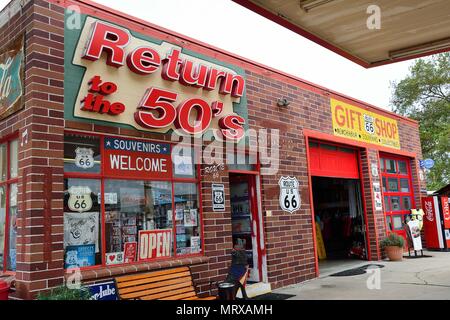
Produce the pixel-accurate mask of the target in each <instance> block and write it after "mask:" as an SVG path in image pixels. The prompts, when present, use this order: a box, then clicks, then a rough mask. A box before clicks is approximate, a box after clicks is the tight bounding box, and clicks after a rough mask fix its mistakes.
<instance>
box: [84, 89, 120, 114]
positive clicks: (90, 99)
mask: <svg viewBox="0 0 450 320" xmlns="http://www.w3.org/2000/svg"><path fill="white" fill-rule="evenodd" d="M81 110H83V111H90V112H97V113H101V114H103V113H108V114H110V115H113V116H115V115H118V114H120V113H122V112H124V111H125V105H124V104H123V103H120V102H115V103H112V104H111V103H110V102H109V101H107V100H104V99H103V96H102V95H94V94H93V93H88V95H87V96H86V97H85V98H84V99H83V100H81Z"/></svg>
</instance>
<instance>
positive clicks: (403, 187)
mask: <svg viewBox="0 0 450 320" xmlns="http://www.w3.org/2000/svg"><path fill="white" fill-rule="evenodd" d="M400 191H401V192H409V180H408V179H400Z"/></svg>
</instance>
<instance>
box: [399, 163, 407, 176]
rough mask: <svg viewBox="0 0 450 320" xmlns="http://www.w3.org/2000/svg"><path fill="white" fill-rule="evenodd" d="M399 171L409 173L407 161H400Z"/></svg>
mask: <svg viewBox="0 0 450 320" xmlns="http://www.w3.org/2000/svg"><path fill="white" fill-rule="evenodd" d="M397 163H398V172H399V173H400V174H408V169H407V167H406V162H405V161H398V162H397Z"/></svg>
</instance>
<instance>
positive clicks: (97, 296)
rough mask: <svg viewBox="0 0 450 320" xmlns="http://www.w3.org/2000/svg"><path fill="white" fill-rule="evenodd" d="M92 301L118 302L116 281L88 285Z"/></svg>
mask: <svg viewBox="0 0 450 320" xmlns="http://www.w3.org/2000/svg"><path fill="white" fill-rule="evenodd" d="M87 288H88V289H89V292H90V293H91V300H118V298H117V289H116V284H115V283H114V281H108V282H102V283H96V284H91V285H88V286H87Z"/></svg>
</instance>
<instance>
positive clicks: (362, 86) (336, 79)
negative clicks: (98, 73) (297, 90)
mask: <svg viewBox="0 0 450 320" xmlns="http://www.w3.org/2000/svg"><path fill="white" fill-rule="evenodd" d="M95 1H96V2H98V3H101V4H103V5H106V6H108V7H111V8H114V9H116V10H119V11H122V12H125V13H127V14H130V15H132V16H136V17H138V18H141V19H143V20H146V21H149V22H151V23H153V24H156V25H159V26H162V27H164V28H166V29H170V30H173V31H175V32H178V33H180V34H183V35H186V36H188V37H190V38H194V39H197V40H200V41H202V42H205V43H208V44H211V45H213V46H215V47H218V48H220V49H224V50H226V51H229V52H231V53H234V54H237V55H239V56H242V57H244V58H247V59H250V60H253V61H256V62H258V63H261V64H264V65H267V66H269V67H271V68H275V69H278V70H281V71H283V72H286V73H289V74H291V75H294V76H297V77H300V78H302V79H305V80H307V81H310V82H313V83H316V84H318V85H321V86H324V87H327V88H329V89H332V90H334V91H338V92H340V93H343V94H346V95H349V96H351V97H354V98H357V99H360V100H363V101H365V102H368V103H371V104H373V105H376V106H378V107H381V108H384V109H388V110H390V107H389V101H390V98H391V95H392V88H391V86H390V82H391V81H397V82H398V81H400V80H401V79H403V78H404V77H405V76H406V75H407V73H408V68H409V66H410V65H411V64H412V60H410V61H405V62H399V63H394V64H391V65H387V66H381V67H376V68H372V69H365V68H363V67H361V66H359V65H357V64H355V63H353V62H351V61H349V60H347V59H345V58H343V57H341V56H339V55H337V54H335V53H333V52H331V51H329V50H327V49H325V48H323V47H321V46H319V45H317V44H315V43H314V42H312V41H309V40H307V39H305V38H303V37H301V36H299V35H298V34H296V33H293V32H291V31H290V30H288V29H285V28H283V27H281V26H279V25H278V24H276V23H274V22H272V21H270V20H268V19H266V18H264V17H261V16H259V15H257V14H256V13H253V12H252V11H249V10H247V9H246V8H244V7H242V6H240V5H238V4H236V3H234V2H232V1H231V0H128V1H123V0H95ZM8 2H9V0H0V8H3V7H4V6H5V5H6V4H7V3H8Z"/></svg>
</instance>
